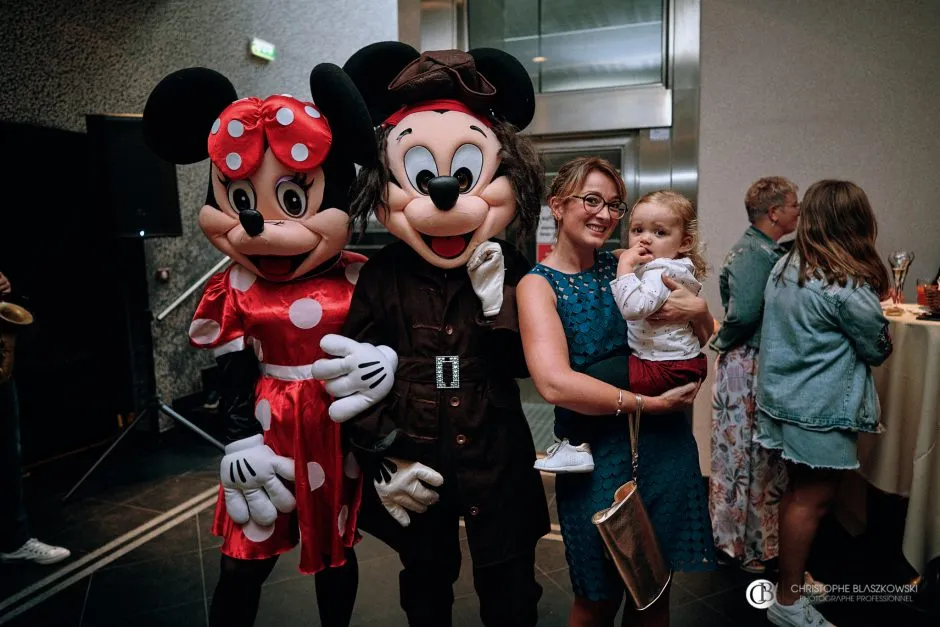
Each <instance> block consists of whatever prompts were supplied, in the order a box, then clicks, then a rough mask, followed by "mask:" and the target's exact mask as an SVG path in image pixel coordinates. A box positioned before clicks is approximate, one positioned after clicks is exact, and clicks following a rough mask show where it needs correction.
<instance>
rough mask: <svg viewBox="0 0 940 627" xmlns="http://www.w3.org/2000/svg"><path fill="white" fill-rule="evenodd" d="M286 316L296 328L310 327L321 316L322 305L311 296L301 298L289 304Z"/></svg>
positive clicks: (313, 325)
mask: <svg viewBox="0 0 940 627" xmlns="http://www.w3.org/2000/svg"><path fill="white" fill-rule="evenodd" d="M288 316H289V317H290V321H291V322H293V323H294V326H295V327H297V328H298V329H312V328H313V327H315V326H317V325H318V324H319V323H320V318H322V317H323V306H322V305H320V303H318V302H317V301H315V300H313V299H312V298H301V299H299V300H295V301H294V303H293V304H292V305H291V306H290V310H289V311H288Z"/></svg>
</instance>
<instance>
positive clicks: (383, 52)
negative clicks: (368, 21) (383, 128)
mask: <svg viewBox="0 0 940 627" xmlns="http://www.w3.org/2000/svg"><path fill="white" fill-rule="evenodd" d="M420 56H421V55H420V54H419V53H418V51H417V50H415V49H414V48H412V47H411V46H409V45H408V44H403V43H401V42H400V41H381V42H378V43H374V44H370V45H368V46H366V47H365V48H362V49H361V50H359V51H358V52H356V53H355V54H354V55H353V56H351V57H349V60H348V61H346V64H345V65H344V66H343V70H344V71H345V72H346V74H348V75H349V78H351V79H352V82H353V83H354V84H355V85H356V88H357V89H358V90H359V93H360V94H362V98H363V100H365V103H366V105H367V106H368V107H369V114H370V115H371V116H372V124H373V125H374V126H378V125H379V124H381V123H382V122H384V121H385V119H386V118H387V117H388V116H390V115H391V114H392V113H394V112H395V111H397V110H398V109H399V108H400V107H401V102H400V101H399V100H398V97H397V96H395V95H394V94H392V93H391V92H390V91H389V90H388V86H389V83H391V82H392V79H394V78H395V77H396V76H398V74H399V72H401V71H402V70H403V69H405V66H406V65H408V64H409V63H411V62H412V61H414V60H415V59H417V58H418V57H420Z"/></svg>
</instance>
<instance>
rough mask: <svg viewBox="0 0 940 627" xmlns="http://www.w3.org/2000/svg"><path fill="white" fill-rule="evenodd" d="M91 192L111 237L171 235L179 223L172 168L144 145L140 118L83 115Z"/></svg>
mask: <svg viewBox="0 0 940 627" xmlns="http://www.w3.org/2000/svg"><path fill="white" fill-rule="evenodd" d="M85 123H86V125H87V127H88V143H89V148H90V152H91V155H90V161H91V172H92V189H93V192H92V193H93V196H94V197H95V199H96V200H97V202H98V206H99V208H100V210H101V211H103V212H105V213H107V214H108V216H109V218H110V219H109V220H108V223H109V224H110V231H111V234H112V235H113V236H114V237H131V238H148V237H176V236H178V235H182V234H183V227H182V224H181V221H180V205H179V194H178V191H177V187H176V166H174V165H173V164H170V163H167V162H166V161H164V160H162V159H160V158H159V157H158V156H157V155H155V154H154V153H153V151H151V150H150V148H148V147H147V145H146V144H145V143H144V134H143V117H142V116H140V115H134V114H120V115H87V116H85Z"/></svg>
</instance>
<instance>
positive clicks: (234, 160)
mask: <svg viewBox="0 0 940 627" xmlns="http://www.w3.org/2000/svg"><path fill="white" fill-rule="evenodd" d="M225 165H227V166H228V169H229V170H233V171H234V170H237V169H238V168H240V167H242V158H241V155H239V154H238V153H237V152H230V153H228V154H227V155H225Z"/></svg>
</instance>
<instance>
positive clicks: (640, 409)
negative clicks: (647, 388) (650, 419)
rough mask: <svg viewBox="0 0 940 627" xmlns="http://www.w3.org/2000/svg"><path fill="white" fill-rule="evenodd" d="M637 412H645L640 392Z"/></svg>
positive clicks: (637, 396)
mask: <svg viewBox="0 0 940 627" xmlns="http://www.w3.org/2000/svg"><path fill="white" fill-rule="evenodd" d="M636 413H638V414H642V413H643V397H642V396H640V395H639V394H637V395H636Z"/></svg>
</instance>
